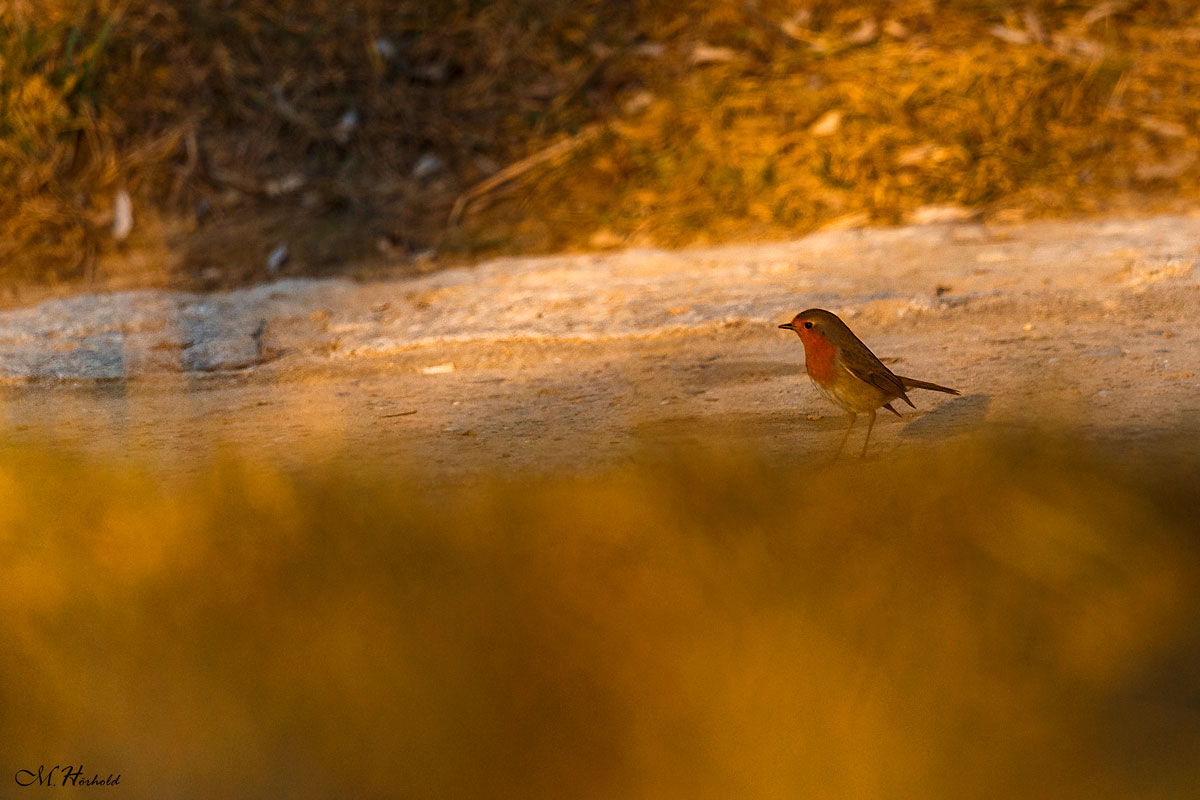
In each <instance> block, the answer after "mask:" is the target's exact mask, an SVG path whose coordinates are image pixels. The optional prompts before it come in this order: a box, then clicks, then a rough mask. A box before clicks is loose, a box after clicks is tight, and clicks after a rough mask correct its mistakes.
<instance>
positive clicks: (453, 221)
mask: <svg viewBox="0 0 1200 800" xmlns="http://www.w3.org/2000/svg"><path fill="white" fill-rule="evenodd" d="M603 129H604V127H603V126H602V125H599V124H597V125H589V126H588V127H586V128H584V129H583V130H581V131H580V132H579V133H577V134H575V135H574V136H572V137H571V138H569V139H563V140H562V141H561V142H556V143H555V144H552V145H550V146H549V147H547V148H545V149H542V150H539V151H537V152H536V153H534V154H533V155H531V156H527V157H526V158H523V159H521V160H520V161H518V162H516V163H515V164H510V165H509V166H507V167H505V168H504V169H502V170H500V171H499V172H497V173H496V174H495V175H493V176H492V177H490V178H488V179H487V180H484V181H481V182H479V183H477V184H475V185H474V186H472V187H471V188H470V189H467V190H466V191H465V192H463V193H462V194H460V195H459V196H458V199H457V200H455V201H454V207H453V208H452V209H450V218H449V219H448V220H447V222H446V227H447V228H457V227H458V223H459V221H460V220H461V219H462V215H463V212H465V211H466V210H467V205H468V204H470V203H472V202H474V201H475V200H478V199H479V198H480V197H483V196H484V195H485V194H487V193H488V192H491V191H493V190H495V189H497V188H498V187H500V186H503V185H504V184H506V183H508V182H509V181H512V180H516V179H517V178H519V177H521V176H522V175H524V174H525V173H527V172H529V171H530V170H532V169H533V168H535V167H538V166H541V165H542V164H545V163H546V162H547V161H553V160H554V159H556V158H561V157H562V156H565V155H566V154H567V153H569V152H571V151H572V150H574V149H575V148H576V147H579V145H581V144H583V143H585V142H588V141H590V140H592V139H594V138H596V136H597V135H598V134H599V133H600V131H602V130H603Z"/></svg>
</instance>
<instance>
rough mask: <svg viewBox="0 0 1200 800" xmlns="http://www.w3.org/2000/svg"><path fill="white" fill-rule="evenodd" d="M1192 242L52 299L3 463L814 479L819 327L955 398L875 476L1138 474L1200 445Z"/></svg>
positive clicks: (1014, 231) (849, 237)
mask: <svg viewBox="0 0 1200 800" xmlns="http://www.w3.org/2000/svg"><path fill="white" fill-rule="evenodd" d="M1198 242H1200V219H1197V218H1195V217H1188V216H1177V217H1161V218H1154V219H1142V220H1136V221H1126V220H1116V219H1110V220H1100V221H1089V222H1053V223H1036V224H1024V225H1019V226H1009V227H988V226H983V225H978V224H953V225H928V226H912V227H906V228H892V229H880V230H859V231H837V232H826V233H820V234H815V235H813V236H809V237H807V238H804V239H801V240H798V241H794V242H788V243H780V244H767V245H761V246H728V247H719V248H708V249H697V250H685V251H674V252H667V251H659V250H630V251H624V252H619V253H607V254H603V255H584V256H563V257H549V258H535V259H529V258H526V259H506V260H499V261H492V262H488V263H485V264H482V265H480V266H477V267H473V268H469V269H458V270H447V271H444V272H440V273H435V274H430V275H423V276H416V277H407V278H398V279H391V280H381V281H370V282H360V283H354V282H350V281H346V280H340V279H298V280H284V281H280V282H276V283H273V284H267V285H262V286H257V287H253V288H250V289H241V290H236V291H231V292H223V293H209V294H204V293H199V294H188V293H180V292H172V291H165V290H163V291H135V292H119V293H110V294H99V295H81V296H76V297H70V298H62V299H57V300H53V301H49V302H45V303H42V304H40V305H37V306H32V307H27V308H17V309H12V310H9V311H5V312H3V313H0V343H2V345H3V346H2V347H0V377H2V379H3V381H4V383H5V384H6V387H7V388H6V389H5V402H4V404H3V408H4V409H5V415H6V432H7V436H6V441H7V442H8V443H9V444H10V445H12V444H14V443H20V442H22V441H28V440H43V439H44V438H46V437H50V438H52V439H54V440H57V441H61V442H63V443H65V444H68V445H71V446H79V447H82V448H85V449H88V450H92V449H94V450H98V451H100V452H103V453H105V454H111V455H112V456H113V457H120V456H121V455H122V454H133V455H136V456H137V457H138V458H142V459H146V458H149V459H151V460H156V461H158V462H160V463H162V464H163V465H169V466H172V467H175V468H187V466H188V465H189V464H194V463H197V459H196V457H197V456H199V455H201V454H207V453H209V452H211V449H210V448H211V447H213V446H224V447H232V448H234V449H237V450H244V451H246V452H250V453H253V454H255V455H256V456H258V457H262V458H264V459H270V460H272V461H279V462H282V463H290V462H293V461H304V460H307V459H311V458H314V457H319V458H328V459H335V460H338V461H344V462H345V464H346V465H347V467H348V468H352V467H353V464H354V461H355V460H356V459H359V458H363V457H365V456H368V455H369V456H371V457H373V458H375V459H378V460H381V461H383V462H384V463H388V464H394V465H396V466H397V467H398V468H431V467H432V468H434V471H435V472H439V473H442V474H465V473H470V472H472V471H474V470H476V469H478V468H481V467H502V468H511V469H514V470H534V471H548V472H553V471H560V470H563V469H583V470H590V469H594V468H602V467H604V466H606V465H612V464H617V463H621V462H623V461H626V460H628V459H633V458H638V457H641V455H642V454H644V453H645V452H646V447H647V445H649V446H651V447H653V446H655V445H656V444H680V443H688V442H697V443H701V444H704V445H706V446H719V447H730V448H746V449H756V450H763V451H766V452H768V453H773V454H777V455H778V456H780V457H782V458H806V459H807V458H822V457H824V456H827V455H828V454H830V453H832V451H833V450H834V449H836V446H837V443H838V440H839V439H840V437H841V432H842V430H843V426H844V424H845V422H844V417H842V415H841V414H840V412H839V411H838V410H837V409H836V408H834V407H833V406H831V405H830V404H829V403H828V402H827V401H826V400H825V399H824V398H823V397H822V396H821V395H820V394H819V393H818V392H817V391H816V390H815V389H814V388H813V387H812V386H811V384H810V383H809V382H808V381H807V379H806V377H805V375H804V366H803V350H802V348H801V346H800V344H799V342H798V341H797V340H796V338H795V336H794V335H792V334H790V333H788V332H786V331H780V330H777V329H776V327H775V326H776V325H777V324H778V323H780V322H783V321H786V320H788V319H790V318H791V316H792V315H793V314H794V313H796V312H797V311H799V310H801V309H803V308H807V307H811V306H820V307H825V308H828V309H830V310H833V311H835V312H837V313H839V314H841V315H842V316H843V317H844V318H845V319H846V320H847V321H848V323H849V324H850V325H851V327H852V328H853V329H854V330H855V331H856V332H857V333H858V335H859V336H860V337H861V338H862V339H863V340H864V341H865V342H866V343H867V344H868V346H870V347H871V348H872V349H873V350H874V351H875V353H876V354H878V355H879V356H880V357H881V358H883V360H884V361H885V362H887V363H889V364H890V365H892V366H893V367H894V368H897V369H900V368H902V369H903V372H904V374H908V375H912V376H914V377H917V378H923V379H928V380H933V381H936V382H939V383H944V384H947V385H950V386H953V387H956V388H958V389H959V390H961V391H962V396H961V397H949V396H945V395H940V394H932V393H927V392H917V393H914V395H913V399H914V401H915V402H916V404H917V409H916V411H911V410H909V413H907V414H906V419H904V420H903V421H902V420H897V419H895V418H890V419H884V418H883V417H881V418H880V421H879V424H878V425H877V426H876V430H875V434H874V438H873V444H872V454H873V455H874V456H875V457H880V458H886V457H887V455H888V454H889V453H890V452H893V451H895V450H896V449H897V448H908V447H916V446H921V445H922V444H925V443H931V442H938V441H943V440H946V439H951V438H954V437H960V436H967V435H970V434H972V433H973V432H975V431H978V430H980V429H987V428H989V427H996V426H1013V425H1020V426H1026V425H1029V426H1039V427H1048V428H1051V429H1060V430H1071V431H1076V432H1081V433H1083V434H1084V435H1085V436H1088V437H1093V438H1096V439H1099V440H1105V441H1109V442H1115V443H1117V444H1119V445H1120V446H1122V447H1128V448H1129V449H1130V450H1131V451H1140V452H1142V453H1143V454H1151V455H1152V453H1153V451H1154V448H1155V447H1157V446H1158V443H1160V442H1162V441H1163V440H1164V439H1165V438H1171V439H1173V440H1175V442H1176V443H1178V442H1179V441H1180V440H1181V437H1180V436H1179V433H1180V432H1181V431H1185V432H1186V431H1192V432H1194V431H1196V430H1197V428H1198V427H1200V425H1198V423H1197V422H1196V420H1197V419H1200V416H1198V415H1197V412H1198V411H1200V391H1198V390H1200V330H1198V329H1197V326H1196V324H1195V323H1196V320H1197V319H1198V318H1200V272H1198V271H1197V269H1196V268H1195V261H1196V259H1197V257H1198V254H1197V243H1198ZM860 435H861V433H856V436H860ZM1193 440H1195V439H1193Z"/></svg>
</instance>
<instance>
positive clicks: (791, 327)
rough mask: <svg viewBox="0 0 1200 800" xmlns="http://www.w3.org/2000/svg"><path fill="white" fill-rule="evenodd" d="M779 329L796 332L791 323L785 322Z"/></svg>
mask: <svg viewBox="0 0 1200 800" xmlns="http://www.w3.org/2000/svg"><path fill="white" fill-rule="evenodd" d="M779 327H781V328H783V329H784V330H785V331H794V330H796V326H795V325H793V324H792V323H790V322H785V323H783V324H782V325H780V326H779Z"/></svg>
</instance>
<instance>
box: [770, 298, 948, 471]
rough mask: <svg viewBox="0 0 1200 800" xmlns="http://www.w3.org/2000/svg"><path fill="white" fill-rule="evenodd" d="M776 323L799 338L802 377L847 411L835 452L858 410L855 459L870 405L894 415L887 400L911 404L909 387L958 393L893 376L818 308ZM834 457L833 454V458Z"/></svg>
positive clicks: (871, 423)
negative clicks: (860, 422) (805, 372)
mask: <svg viewBox="0 0 1200 800" xmlns="http://www.w3.org/2000/svg"><path fill="white" fill-rule="evenodd" d="M779 327H781V328H783V329H784V330H789V331H795V332H796V334H797V335H798V336H799V337H800V341H801V342H803V343H804V365H805V367H807V369H808V377H810V378H812V382H813V383H815V384H816V385H817V388H818V389H820V390H821V391H822V392H824V393H825V396H826V397H828V398H829V399H830V400H832V401H833V402H835V403H837V404H838V405H839V406H841V407H842V408H844V409H845V410H846V413H847V414H849V415H850V427H849V428H847V429H846V435H845V436H843V437H842V443H841V445H840V446H839V447H838V451H837V456H840V455H841V454H842V450H843V449H844V448H845V447H846V440H847V439H849V438H850V431H852V430H854V423H855V422H856V421H857V420H858V415H859V414H868V415H870V416H869V417H868V420H869V421H868V422H867V438H866V440H865V441H863V449H862V453H861V454H860V456H859V457H860V458H861V457H862V456H865V455H866V454H867V443H868V442H870V441H871V428H873V427H875V409H877V408H879V407H880V406H882V407H883V408H886V409H887V410H888V411H890V412H892V413H893V414H895V415H896V416H897V417H899V416H900V412H899V411H897V410H896V409H894V408H892V401H893V400H897V399H899V400H903V401H904V402H906V403H908V404H909V405H910V406H912V407H913V408H916V406H914V405H913V401H912V400H909V399H908V394H907V392H908V391H909V390H911V389H929V390H931V391H934V392H945V393H946V394H959V392H958V391H957V390H956V389H949V388H947V387H945V386H938V385H937V384H936V383H929V382H928V381H919V380H917V379H916V378H906V377H904V376H903V375H896V374H895V373H893V372H892V371H891V370H890V369H888V368H887V367H885V366H884V365H883V362H881V361H880V360H879V359H878V358H876V357H875V354H874V353H872V352H871V351H870V350H868V349H867V346H866V345H865V344H863V343H862V341H861V340H860V339H859V338H858V337H857V336H855V335H854V332H853V331H851V330H850V329H849V328H848V327H846V323H844V322H842V321H841V319H839V318H838V316H837V315H836V314H833V313H831V312H829V311H826V310H825V309H822V308H810V309H809V310H807V311H801V312H800V313H799V314H797V315H796V316H795V317H794V318H793V319H792V321H791V322H788V323H786V324H784V325H780V326H779ZM837 456H834V458H837Z"/></svg>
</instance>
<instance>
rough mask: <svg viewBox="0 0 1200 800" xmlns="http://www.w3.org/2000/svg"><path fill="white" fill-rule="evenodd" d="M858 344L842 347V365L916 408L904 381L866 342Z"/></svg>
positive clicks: (840, 352) (862, 379)
mask: <svg viewBox="0 0 1200 800" xmlns="http://www.w3.org/2000/svg"><path fill="white" fill-rule="evenodd" d="M855 341H858V337H855ZM858 345H859V346H858V347H842V348H840V350H839V352H838V358H840V359H841V362H842V366H844V367H845V368H846V369H847V370H848V371H849V372H850V374H851V375H853V376H854V377H856V378H858V379H859V380H860V381H863V382H865V383H869V384H871V385H873V386H877V387H878V388H879V390H880V391H882V392H884V393H886V394H887V395H888V396H889V397H899V398H900V399H901V400H903V401H904V402H906V403H908V404H909V405H910V406H912V407H913V408H916V406H915V405H913V401H912V400H909V399H908V395H907V394H905V391H904V383H903V382H901V380H900V379H899V378H897V377H896V376H895V375H894V374H893V373H892V371H891V370H890V369H888V368H887V367H885V366H884V365H883V362H882V361H880V360H879V359H878V358H876V357H875V354H874V353H872V352H871V351H870V350H868V349H867V346H866V345H865V344H863V343H862V342H861V341H858Z"/></svg>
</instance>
